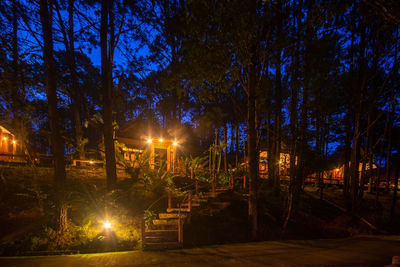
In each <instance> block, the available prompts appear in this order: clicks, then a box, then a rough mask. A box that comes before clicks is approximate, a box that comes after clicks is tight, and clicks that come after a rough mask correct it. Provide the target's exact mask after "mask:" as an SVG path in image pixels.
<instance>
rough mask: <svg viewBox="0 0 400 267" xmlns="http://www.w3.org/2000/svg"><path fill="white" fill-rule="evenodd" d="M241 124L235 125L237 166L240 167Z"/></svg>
mask: <svg viewBox="0 0 400 267" xmlns="http://www.w3.org/2000/svg"><path fill="white" fill-rule="evenodd" d="M239 135H240V133H239V123H238V122H236V123H235V166H236V168H238V167H239Z"/></svg>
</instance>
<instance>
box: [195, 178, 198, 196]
mask: <svg viewBox="0 0 400 267" xmlns="http://www.w3.org/2000/svg"><path fill="white" fill-rule="evenodd" d="M195 188H196V189H195V190H196V197H199V181H197V180H196V182H195Z"/></svg>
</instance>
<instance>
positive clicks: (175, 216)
mask: <svg viewBox="0 0 400 267" xmlns="http://www.w3.org/2000/svg"><path fill="white" fill-rule="evenodd" d="M179 217H181V218H183V219H184V218H186V217H187V214H186V213H178V212H174V213H159V214H158V218H160V219H178V218H179Z"/></svg>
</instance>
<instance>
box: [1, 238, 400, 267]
mask: <svg viewBox="0 0 400 267" xmlns="http://www.w3.org/2000/svg"><path fill="white" fill-rule="evenodd" d="M395 255H399V256H400V236H364V237H355V238H348V239H330V240H328V239H324V240H306V241H305V240H298V241H279V242H278V241H268V242H257V243H245V244H230V245H218V246H208V247H202V248H192V249H182V250H169V251H159V252H153V251H130V252H116V253H101V254H80V255H68V256H40V257H2V258H0V266H34V267H39V266H149V265H156V266H246V267H247V266H384V265H389V264H391V260H392V257H393V256H395Z"/></svg>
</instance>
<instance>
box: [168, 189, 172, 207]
mask: <svg viewBox="0 0 400 267" xmlns="http://www.w3.org/2000/svg"><path fill="white" fill-rule="evenodd" d="M168 208H169V209H170V208H172V193H171V191H169V190H168Z"/></svg>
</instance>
